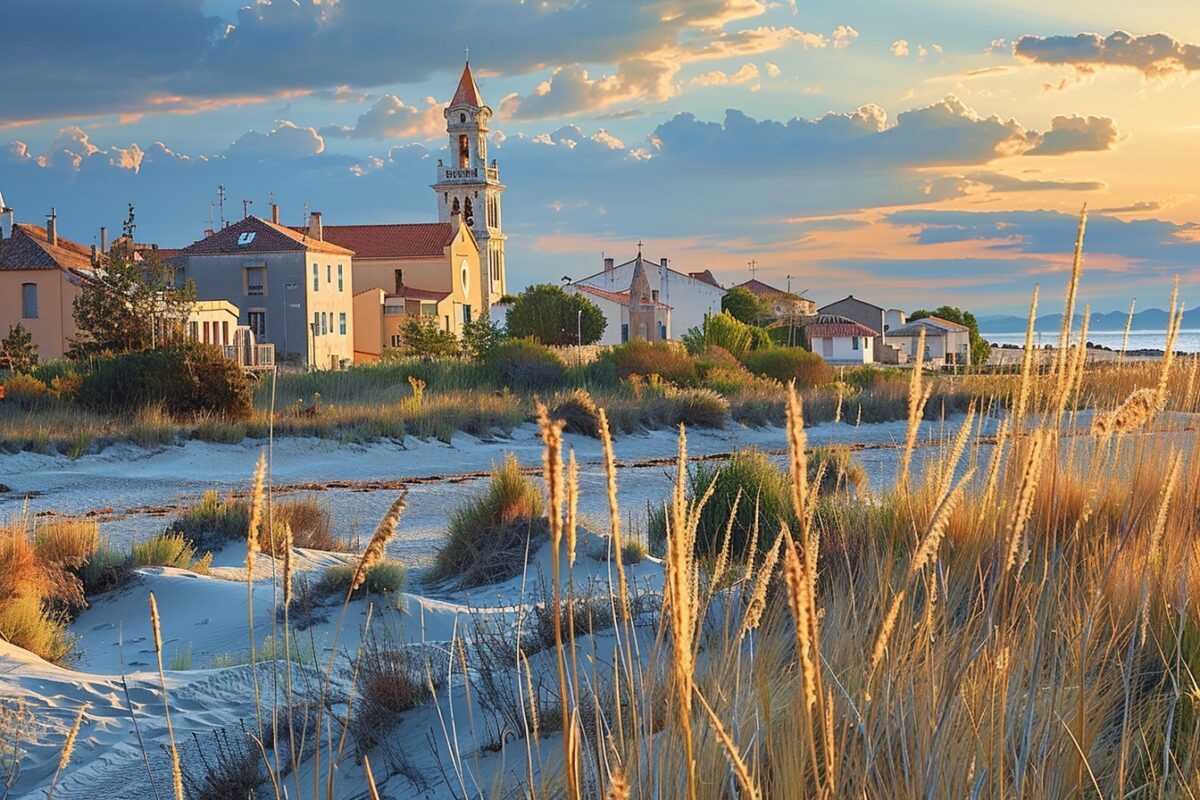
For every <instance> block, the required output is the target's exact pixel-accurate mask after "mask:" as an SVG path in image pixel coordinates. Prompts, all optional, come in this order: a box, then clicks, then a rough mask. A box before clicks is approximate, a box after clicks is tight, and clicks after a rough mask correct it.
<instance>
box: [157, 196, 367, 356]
mask: <svg viewBox="0 0 1200 800" xmlns="http://www.w3.org/2000/svg"><path fill="white" fill-rule="evenodd" d="M272 216H273V220H274V221H268V220H265V219H260V218H259V217H246V218H245V219H243V220H241V221H239V222H236V223H234V224H232V225H230V226H228V227H226V228H224V229H223V230H220V231H217V232H216V233H212V234H211V235H209V236H206V237H205V238H203V239H201V240H200V241H198V242H195V243H194V244H192V245H189V246H188V247H185V248H183V249H182V250H180V251H178V255H176V256H174V257H173V258H172V259H171V260H172V262H173V263H175V264H176V266H177V267H178V268H179V270H180V277H181V279H191V280H192V281H193V282H194V283H195V286H196V298H197V299H198V300H228V301H230V302H233V301H234V299H235V298H236V299H237V300H238V301H239V302H237V303H234V305H236V306H237V307H238V308H239V313H238V324H239V326H245V327H247V328H248V329H249V331H250V333H252V334H253V337H254V340H255V341H256V342H258V343H263V342H269V343H271V344H272V345H274V349H275V351H276V352H278V353H281V354H283V355H282V356H281V358H284V359H289V358H291V359H297V360H299V362H300V363H302V364H305V365H307V366H309V367H314V368H317V369H336V368H339V367H342V366H345V365H347V364H349V363H351V361H352V360H353V359H354V318H353V315H354V302H353V297H354V283H353V273H352V267H353V256H354V253H353V251H351V250H348V249H346V248H344V247H339V246H338V245H336V244H333V243H332V242H326V241H324V240H323V238H322V237H321V229H320V214H318V213H316V212H314V213H313V216H315V217H316V220H317V226H316V229H315V233H316V235H315V236H310V235H307V234H305V233H300V232H297V231H294V230H292V229H291V228H287V227H284V226H282V225H280V224H278V207H273V208H272Z"/></svg>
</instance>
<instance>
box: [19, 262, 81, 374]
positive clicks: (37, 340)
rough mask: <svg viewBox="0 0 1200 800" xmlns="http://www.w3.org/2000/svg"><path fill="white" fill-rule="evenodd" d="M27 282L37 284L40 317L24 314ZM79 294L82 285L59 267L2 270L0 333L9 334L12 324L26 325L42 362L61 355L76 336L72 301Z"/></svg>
mask: <svg viewBox="0 0 1200 800" xmlns="http://www.w3.org/2000/svg"><path fill="white" fill-rule="evenodd" d="M25 283H33V284H36V285H37V287H38V289H37V299H38V308H37V311H38V316H37V319H23V318H22V317H21V312H22V307H21V306H22V289H21V285H22V284H25ZM78 294H79V287H78V286H76V285H75V284H73V283H71V282H70V281H69V280H67V275H66V273H64V272H63V271H61V270H58V269H5V270H0V336H7V335H8V329H9V327H10V326H16V325H18V324H20V325H23V326H25V329H26V330H28V331H29V332H30V334H32V336H33V343H34V344H35V345H37V349H38V360H39V361H49V360H50V359H53V358H62V356H63V354H64V353H66V351H67V348H69V347H70V346H71V343H70V339H71V338H73V337H74V336H75V316H74V306H73V303H74V302H75V298H76V296H78Z"/></svg>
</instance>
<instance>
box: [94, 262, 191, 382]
mask: <svg viewBox="0 0 1200 800" xmlns="http://www.w3.org/2000/svg"><path fill="white" fill-rule="evenodd" d="M195 300H196V287H195V285H194V284H193V283H192V282H191V281H187V282H186V283H185V284H184V285H183V286H179V285H178V284H177V283H176V280H175V270H174V268H173V267H171V265H170V264H167V263H166V262H165V261H163V260H162V259H161V258H159V257H158V255H157V254H155V253H154V252H153V251H150V252H148V253H147V254H146V256H145V258H143V259H141V260H138V259H137V258H135V257H134V254H133V253H132V252H131V251H129V250H120V251H117V252H114V253H111V254H109V256H108V257H107V258H106V260H105V262H104V264H103V265H101V266H100V267H99V268H97V269H96V271H95V275H94V276H92V277H90V278H89V279H88V280H86V281H84V283H83V286H82V288H81V289H80V292H79V295H78V296H77V297H76V298H75V306H74V314H75V327H76V328H77V329H78V335H77V336H76V338H75V339H74V340H73V341H72V343H71V355H72V356H73V357H76V358H78V357H87V356H93V355H99V354H119V353H130V352H135V351H139V350H148V349H151V348H154V347H170V346H174V345H177V344H179V343H180V342H181V341H182V340H183V338H184V336H183V334H184V323H185V322H186V321H187V316H188V312H189V311H190V310H191V308H192V304H193V303H195Z"/></svg>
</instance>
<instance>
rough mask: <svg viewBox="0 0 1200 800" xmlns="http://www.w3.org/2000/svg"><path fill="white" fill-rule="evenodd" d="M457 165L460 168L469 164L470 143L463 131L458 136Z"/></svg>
mask: <svg viewBox="0 0 1200 800" xmlns="http://www.w3.org/2000/svg"><path fill="white" fill-rule="evenodd" d="M458 166H459V167H460V168H461V169H466V168H467V167H469V166H471V144H470V140H469V139H468V138H467V135H466V134H465V133H462V134H459V136H458Z"/></svg>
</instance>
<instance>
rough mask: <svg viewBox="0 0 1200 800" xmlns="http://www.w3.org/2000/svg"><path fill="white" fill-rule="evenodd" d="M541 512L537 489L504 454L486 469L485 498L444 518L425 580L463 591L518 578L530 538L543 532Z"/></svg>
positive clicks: (472, 501) (517, 465) (514, 461)
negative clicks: (443, 535)
mask: <svg viewBox="0 0 1200 800" xmlns="http://www.w3.org/2000/svg"><path fill="white" fill-rule="evenodd" d="M544 509H545V506H544V503H543V500H542V492H541V490H540V489H539V488H538V486H537V484H535V483H534V482H533V480H531V479H530V478H529V476H527V475H525V474H524V473H523V472H522V471H521V465H520V464H519V463H518V462H517V458H516V456H514V455H512V454H511V453H510V454H509V455H508V456H507V457H506V458H505V459H504V461H503V463H501V464H500V465H499V466H496V467H493V468H492V478H491V485H490V486H489V487H488V491H487V493H486V494H485V495H483V496H482V497H476V498H473V499H471V500H469V501H467V503H466V504H465V505H463V506H462V507H460V508H459V509H457V510H456V511H455V512H454V513H453V514H451V515H450V526H449V530H448V532H447V533H448V539H447V542H446V544H445V545H443V546H442V549H441V550H439V551H438V554H437V559H436V561H435V563H434V568H433V572H432V576H431V577H433V579H434V580H451V579H452V580H454V581H455V583H456V585H457V586H458V587H459V588H461V589H468V588H471V587H473V586H482V585H485V584H488V583H494V582H496V581H502V580H507V579H508V578H511V577H513V576H515V575H518V574H520V572H521V569H522V568H523V567H524V566H525V553H526V550H527V549H528V551H529V552H532V551H533V550H534V544H533V542H531V541H530V539H531V538H532V537H537V538H540V537H542V536H544V535H545V533H546V530H547V529H546V524H545V520H543V519H541V516H542V513H543V511H544Z"/></svg>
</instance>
